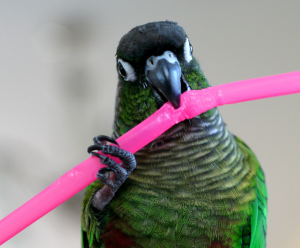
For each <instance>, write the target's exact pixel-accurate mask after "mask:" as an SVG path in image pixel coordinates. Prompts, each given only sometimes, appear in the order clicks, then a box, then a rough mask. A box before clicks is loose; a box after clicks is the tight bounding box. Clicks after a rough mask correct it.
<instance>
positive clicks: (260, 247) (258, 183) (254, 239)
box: [235, 136, 268, 248]
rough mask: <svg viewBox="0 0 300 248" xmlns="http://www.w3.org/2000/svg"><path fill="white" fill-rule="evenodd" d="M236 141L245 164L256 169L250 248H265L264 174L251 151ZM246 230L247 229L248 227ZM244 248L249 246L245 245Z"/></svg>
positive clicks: (266, 198)
mask: <svg viewBox="0 0 300 248" xmlns="http://www.w3.org/2000/svg"><path fill="white" fill-rule="evenodd" d="M235 139H236V141H237V143H238V145H239V147H240V148H241V150H242V152H243V153H244V155H245V162H246V163H247V162H248V163H251V165H252V166H254V167H255V168H256V176H255V182H254V183H255V186H254V187H255V192H256V199H255V200H254V201H253V203H252V208H251V210H252V211H251V219H250V221H249V222H248V225H250V229H251V242H250V248H264V247H266V232H267V200H268V192H267V188H266V183H265V176H264V172H263V170H262V169H261V167H260V165H259V162H258V161H257V159H256V156H255V155H254V153H253V152H252V151H251V149H250V148H249V147H248V146H247V145H246V144H245V143H244V142H243V141H242V140H241V139H239V138H238V137H236V136H235ZM244 228H247V226H246V227H244ZM242 247H249V246H248V245H246V244H244V243H243V245H242Z"/></svg>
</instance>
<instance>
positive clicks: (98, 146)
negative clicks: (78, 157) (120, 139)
mask: <svg viewBox="0 0 300 248" xmlns="http://www.w3.org/2000/svg"><path fill="white" fill-rule="evenodd" d="M93 140H94V145H91V146H89V147H88V149H87V152H88V153H89V154H92V155H93V156H96V157H97V158H99V159H100V161H101V163H102V164H105V165H107V168H102V169H100V170H99V171H98V173H97V178H98V179H99V180H100V181H101V182H102V183H104V184H105V185H107V186H108V187H110V188H111V189H112V190H113V191H114V192H115V191H116V190H117V189H118V188H119V187H120V186H121V185H122V184H123V183H124V181H125V180H126V179H127V177H128V176H129V174H130V173H131V172H132V171H133V169H134V168H135V167H136V160H135V157H134V155H133V154H132V153H130V152H128V151H125V150H123V149H121V148H119V147H117V146H111V145H106V141H109V142H110V143H113V144H116V145H118V146H119V144H118V143H117V142H116V141H115V140H114V139H112V138H110V137H107V136H104V135H99V136H97V137H95V138H94V139H93ZM94 151H101V152H102V153H104V154H110V155H112V156H114V157H118V158H119V159H120V160H121V161H122V163H121V164H118V163H117V162H115V161H114V160H113V159H111V158H109V157H107V156H105V155H103V154H100V153H97V152H94ZM122 165H123V166H122ZM110 172H112V173H113V174H114V175H115V176H114V177H111V175H110Z"/></svg>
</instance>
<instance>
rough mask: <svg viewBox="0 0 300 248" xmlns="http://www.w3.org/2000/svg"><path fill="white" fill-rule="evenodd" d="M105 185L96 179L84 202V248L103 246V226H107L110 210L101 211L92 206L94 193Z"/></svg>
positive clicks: (82, 218) (82, 217) (90, 186)
mask: <svg viewBox="0 0 300 248" xmlns="http://www.w3.org/2000/svg"><path fill="white" fill-rule="evenodd" d="M103 186H104V185H103V184H102V183H101V182H100V181H99V180H96V181H95V182H93V183H92V184H90V185H89V186H88V187H87V189H86V193H85V196H84V199H83V202H82V215H81V226H82V227H81V229H82V248H100V247H102V240H101V230H102V228H101V227H105V226H106V224H107V219H108V211H107V209H104V210H103V211H101V212H99V211H97V210H95V209H93V207H92V199H93V195H94V194H95V193H96V192H97V191H98V190H99V189H101V188H102V187H103Z"/></svg>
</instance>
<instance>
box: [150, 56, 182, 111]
mask: <svg viewBox="0 0 300 248" xmlns="http://www.w3.org/2000/svg"><path fill="white" fill-rule="evenodd" d="M145 73H146V78H147V81H148V82H149V83H150V85H151V86H152V89H153V91H154V94H156V98H157V99H158V100H159V101H163V103H164V102H166V100H167V101H170V103H171V104H172V105H173V107H174V108H175V109H177V108H179V107H180V95H181V67H180V64H179V62H178V60H177V58H176V56H175V55H174V54H173V53H172V52H170V51H166V52H164V54H163V55H161V56H157V57H155V56H151V57H149V58H148V59H147V62H146V68H145ZM159 98H160V99H159ZM164 98H165V99H164Z"/></svg>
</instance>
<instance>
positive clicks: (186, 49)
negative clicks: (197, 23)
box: [183, 38, 193, 63]
mask: <svg viewBox="0 0 300 248" xmlns="http://www.w3.org/2000/svg"><path fill="white" fill-rule="evenodd" d="M183 53H184V59H185V60H186V62H188V63H189V62H190V61H191V60H192V59H193V55H192V54H193V46H192V45H191V43H190V41H189V39H188V38H186V39H185V42H184V46H183Z"/></svg>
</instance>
